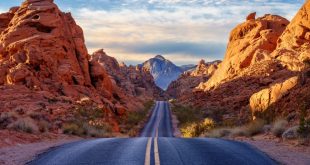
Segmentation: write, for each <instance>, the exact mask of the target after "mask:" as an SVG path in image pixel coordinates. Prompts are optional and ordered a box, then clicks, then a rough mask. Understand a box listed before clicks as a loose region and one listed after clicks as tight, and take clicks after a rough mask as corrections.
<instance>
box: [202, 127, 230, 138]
mask: <svg viewBox="0 0 310 165" xmlns="http://www.w3.org/2000/svg"><path fill="white" fill-rule="evenodd" d="M230 134H231V128H217V129H212V130H211V131H209V132H208V133H206V134H205V136H206V137H210V138H221V137H225V136H229V135H230Z"/></svg>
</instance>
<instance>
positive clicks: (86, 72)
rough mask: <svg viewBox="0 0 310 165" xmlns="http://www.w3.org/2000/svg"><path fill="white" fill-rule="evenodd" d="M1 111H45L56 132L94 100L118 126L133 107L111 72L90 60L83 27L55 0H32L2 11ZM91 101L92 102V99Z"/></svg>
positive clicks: (108, 119)
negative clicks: (118, 119)
mask: <svg viewBox="0 0 310 165" xmlns="http://www.w3.org/2000/svg"><path fill="white" fill-rule="evenodd" d="M0 33H1V34H0V112H1V113H2V112H13V113H15V112H16V113H20V114H19V115H21V117H27V116H29V115H30V114H32V113H38V114H40V115H41V116H45V120H46V121H48V122H49V123H51V124H52V126H53V128H52V130H53V131H57V129H59V128H60V126H61V123H62V122H64V121H66V120H68V119H70V118H72V112H71V111H70V110H72V109H73V108H75V107H76V106H79V105H80V104H82V103H83V102H84V101H85V100H86V101H87V100H90V102H91V103H90V105H91V106H96V107H98V108H100V109H102V110H103V111H104V112H105V114H106V119H105V121H106V122H108V123H111V124H113V125H114V126H113V129H114V130H115V131H117V130H118V126H117V122H116V120H115V117H116V116H117V115H122V114H123V113H125V111H126V110H127V108H126V104H125V103H124V102H121V100H120V96H122V95H124V94H123V93H122V92H121V91H118V90H115V87H114V86H113V83H112V81H111V78H110V76H109V75H108V74H107V71H106V70H105V69H104V68H103V67H102V66H101V65H100V64H99V63H98V61H97V60H95V59H90V56H89V55H88V52H87V49H86V46H85V44H84V36H83V31H82V29H81V28H80V27H79V26H78V25H77V24H76V23H75V21H74V19H73V18H72V16H71V14H70V13H63V12H61V11H60V10H59V9H58V7H57V6H56V5H55V4H54V3H53V0H26V1H25V2H24V3H22V5H21V6H20V7H15V8H12V9H11V10H10V11H9V12H8V13H4V14H1V15H0ZM109 69H110V68H109ZM87 102H89V101H87Z"/></svg>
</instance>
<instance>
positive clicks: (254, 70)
mask: <svg viewBox="0 0 310 165" xmlns="http://www.w3.org/2000/svg"><path fill="white" fill-rule="evenodd" d="M309 4H310V2H309V1H307V2H306V3H305V5H304V6H303V7H302V8H301V9H300V10H299V11H298V13H297V15H296V16H295V18H294V19H293V21H292V22H291V23H289V22H288V21H287V20H286V19H284V18H282V17H280V16H274V15H265V16H264V17H261V18H257V19H255V14H254V13H252V14H250V15H249V16H248V17H247V21H246V22H245V23H242V24H240V25H238V26H237V27H236V28H235V29H234V30H233V31H232V32H231V35H230V39H229V44H228V47H227V52H226V56H225V58H224V61H223V62H222V63H221V64H220V65H219V66H218V69H217V70H216V71H215V72H214V74H213V75H212V77H211V78H210V79H209V80H208V81H207V82H205V83H202V84H200V85H199V86H198V87H197V88H196V89H197V90H196V91H194V92H192V93H190V94H185V95H183V96H180V97H179V98H178V100H179V101H180V102H182V103H183V104H188V105H191V106H194V107H198V108H200V109H202V110H203V111H204V112H205V114H206V115H209V116H211V117H214V118H216V119H217V120H218V121H220V122H224V121H225V120H229V121H234V122H235V124H240V123H244V122H247V121H249V120H252V119H253V118H260V117H261V118H266V117H267V118H269V119H271V118H276V117H283V118H287V120H288V121H291V122H296V123H297V122H298V120H299V115H300V113H299V112H300V111H299V110H300V109H306V110H310V104H309V101H308V100H309V99H310V94H309V93H310V92H309V91H310V74H309V73H310V71H309V67H310V60H309V48H310V47H309V44H310V40H309V39H308V33H309V29H310V28H309V25H310V24H309V17H308V13H309V11H310V7H309ZM219 114H220V115H219ZM272 115H273V116H272Z"/></svg>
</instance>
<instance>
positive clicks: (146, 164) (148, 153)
mask: <svg viewBox="0 0 310 165" xmlns="http://www.w3.org/2000/svg"><path fill="white" fill-rule="evenodd" d="M151 145H152V138H148V140H147V145H146V151H145V160H144V165H150V164H151Z"/></svg>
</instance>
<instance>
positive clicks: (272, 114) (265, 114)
mask: <svg viewBox="0 0 310 165" xmlns="http://www.w3.org/2000/svg"><path fill="white" fill-rule="evenodd" d="M253 116H255V117H256V118H258V119H263V120H264V121H265V122H267V123H272V122H273V121H275V119H276V118H277V114H276V107H275V105H270V106H269V107H268V108H267V109H266V110H265V111H255V112H254V114H253Z"/></svg>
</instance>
